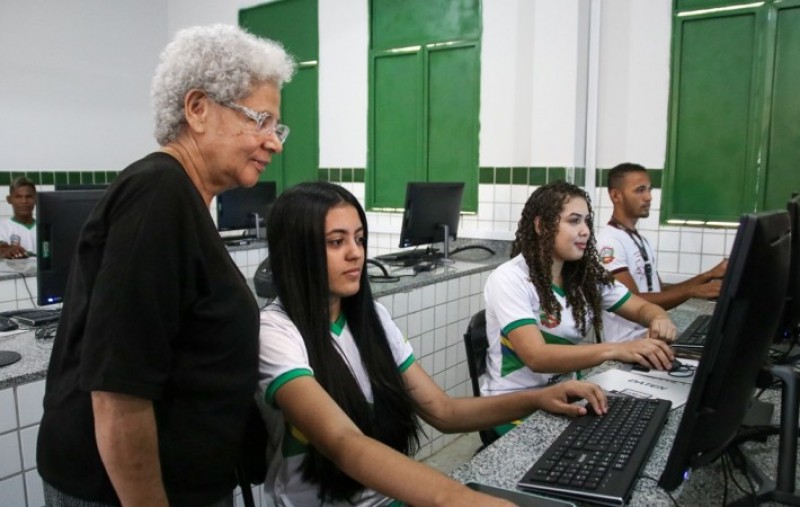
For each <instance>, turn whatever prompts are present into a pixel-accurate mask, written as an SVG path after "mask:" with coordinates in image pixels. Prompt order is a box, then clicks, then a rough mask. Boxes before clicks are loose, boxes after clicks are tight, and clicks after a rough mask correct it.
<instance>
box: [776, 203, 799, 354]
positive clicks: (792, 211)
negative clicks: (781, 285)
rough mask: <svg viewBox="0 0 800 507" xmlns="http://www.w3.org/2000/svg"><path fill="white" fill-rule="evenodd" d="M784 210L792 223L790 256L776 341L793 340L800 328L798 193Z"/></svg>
mask: <svg viewBox="0 0 800 507" xmlns="http://www.w3.org/2000/svg"><path fill="white" fill-rule="evenodd" d="M786 209H787V210H788V211H789V217H790V219H791V222H792V255H791V262H790V266H789V286H788V289H787V291H786V301H785V302H784V305H783V319H782V320H781V326H780V327H779V328H778V337H777V338H778V341H782V340H794V339H795V338H796V336H797V333H798V326H800V193H796V194H794V195H793V196H792V198H791V199H790V200H789V203H788V204H787V205H786Z"/></svg>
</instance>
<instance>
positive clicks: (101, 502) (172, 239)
mask: <svg viewBox="0 0 800 507" xmlns="http://www.w3.org/2000/svg"><path fill="white" fill-rule="evenodd" d="M294 70H295V63H294V61H293V59H292V58H291V57H289V56H288V55H287V53H286V51H284V49H283V48H282V47H281V46H280V45H279V44H277V43H275V42H272V41H269V40H265V39H261V38H258V37H255V36H253V35H252V34H249V33H247V32H245V31H243V30H241V29H239V28H237V27H234V26H226V25H213V26H207V27H195V28H190V29H186V30H183V31H181V32H179V33H178V34H177V35H176V37H175V39H174V40H173V41H172V42H171V43H170V44H169V45H168V46H167V47H166V49H165V50H164V52H163V53H162V55H161V62H160V64H159V66H158V68H157V70H156V74H155V77H154V79H153V85H152V98H153V106H154V107H153V109H154V112H155V133H156V139H157V140H158V142H159V144H160V145H161V149H160V150H159V151H157V152H155V153H151V154H149V155H147V156H146V157H144V158H143V159H141V160H139V161H136V162H134V163H133V164H131V165H130V166H128V167H127V168H126V169H125V170H123V171H122V172H121V173H120V174H119V177H118V178H117V179H116V180H115V181H114V183H113V184H112V185H111V186H109V187H108V189H107V190H106V191H105V194H104V196H103V198H102V200H101V201H100V202H99V203H98V205H97V206H96V207H95V209H94V210H93V212H92V213H91V215H90V217H89V219H88V221H87V223H86V225H85V226H84V228H83V231H82V233H81V237H80V239H79V242H78V245H76V246H77V248H76V253H75V258H74V261H73V263H72V270H71V273H70V276H69V281H68V287H67V292H66V296H65V303H64V306H63V309H62V313H61V320H60V323H59V328H58V332H57V335H56V338H55V341H54V344H53V352H52V356H51V361H50V367H49V370H48V373H47V384H46V392H45V400H44V416H43V419H42V423H41V426H40V429H39V440H38V449H37V464H38V470H39V472H40V474H41V475H42V478H43V479H44V490H45V501H46V504H47V505H50V506H83V507H85V506H105V505H120V504H122V505H147V506H162V505H163V506H166V505H172V506H176V505H191V506H214V507H217V506H229V505H232V491H233V488H234V487H235V482H236V481H235V474H234V470H235V464H236V460H237V458H238V451H239V449H240V448H241V445H242V442H241V438H242V431H243V427H244V421H245V419H246V417H245V416H246V414H247V411H248V410H249V408H250V406H251V403H252V397H253V392H254V389H255V386H256V384H257V380H258V329H259V322H258V318H259V317H258V308H257V305H256V301H255V298H254V297H253V295H252V293H251V291H250V289H249V288H248V285H247V283H246V281H245V279H244V277H243V276H242V275H241V273H240V272H239V270H238V269H237V267H236V265H235V264H234V263H233V262H232V260H231V258H230V255H229V254H228V252H227V250H226V248H225V246H224V244H223V243H222V241H221V239H220V236H219V233H218V232H217V231H216V228H215V226H214V223H213V221H212V220H211V216H210V214H209V212H208V208H209V205H210V202H211V199H212V198H213V197H214V196H215V195H217V194H219V193H221V192H223V191H225V190H227V189H230V188H233V187H237V186H244V187H249V186H252V185H254V184H255V183H256V182H257V181H258V179H259V175H261V173H262V172H263V171H264V170H265V168H266V166H267V165H268V164H269V163H270V160H271V158H272V156H273V155H274V154H275V153H280V152H281V150H282V146H283V142H284V141H285V140H286V136H287V135H288V134H289V129H288V128H287V127H286V126H284V125H281V124H280V123H279V120H280V90H281V87H282V85H283V83H285V82H287V81H288V80H290V79H291V77H292V74H293V73H294Z"/></svg>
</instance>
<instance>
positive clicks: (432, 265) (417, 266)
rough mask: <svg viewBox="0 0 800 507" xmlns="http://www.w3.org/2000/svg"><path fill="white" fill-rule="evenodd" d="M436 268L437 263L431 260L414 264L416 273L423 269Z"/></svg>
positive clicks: (431, 269) (430, 269)
mask: <svg viewBox="0 0 800 507" xmlns="http://www.w3.org/2000/svg"><path fill="white" fill-rule="evenodd" d="M434 269H436V263H435V262H430V261H422V262H418V263H416V264H414V273H419V272H422V271H433V270H434Z"/></svg>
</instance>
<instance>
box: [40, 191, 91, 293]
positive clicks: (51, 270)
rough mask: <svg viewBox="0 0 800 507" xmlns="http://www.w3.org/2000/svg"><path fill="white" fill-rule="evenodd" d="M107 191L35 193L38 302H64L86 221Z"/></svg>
mask: <svg viewBox="0 0 800 507" xmlns="http://www.w3.org/2000/svg"><path fill="white" fill-rule="evenodd" d="M104 193H105V190H101V189H96V190H68V191H55V192H38V193H37V194H36V200H37V202H36V210H37V217H36V247H37V257H36V267H37V273H36V285H37V288H38V292H39V294H38V297H37V300H38V303H39V305H50V304H55V303H61V302H62V301H63V300H64V290H65V288H66V286H67V275H68V274H69V269H70V265H71V264H72V256H73V254H74V252H75V248H76V247H77V243H78V237H79V236H80V232H81V229H82V228H83V224H84V223H85V222H86V219H87V218H88V217H89V213H91V211H92V209H94V206H95V204H97V201H99V200H100V198H101V197H102V196H103V194H104Z"/></svg>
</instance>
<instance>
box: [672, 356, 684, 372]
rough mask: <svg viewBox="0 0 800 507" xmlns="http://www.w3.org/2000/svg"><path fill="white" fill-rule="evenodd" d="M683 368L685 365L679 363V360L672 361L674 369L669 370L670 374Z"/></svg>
mask: <svg viewBox="0 0 800 507" xmlns="http://www.w3.org/2000/svg"><path fill="white" fill-rule="evenodd" d="M681 367H683V363H682V362H680V361H678V360H677V359H673V360H672V367H671V368H670V369H669V371H670V372H674V371H678V370H680V369H681Z"/></svg>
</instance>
